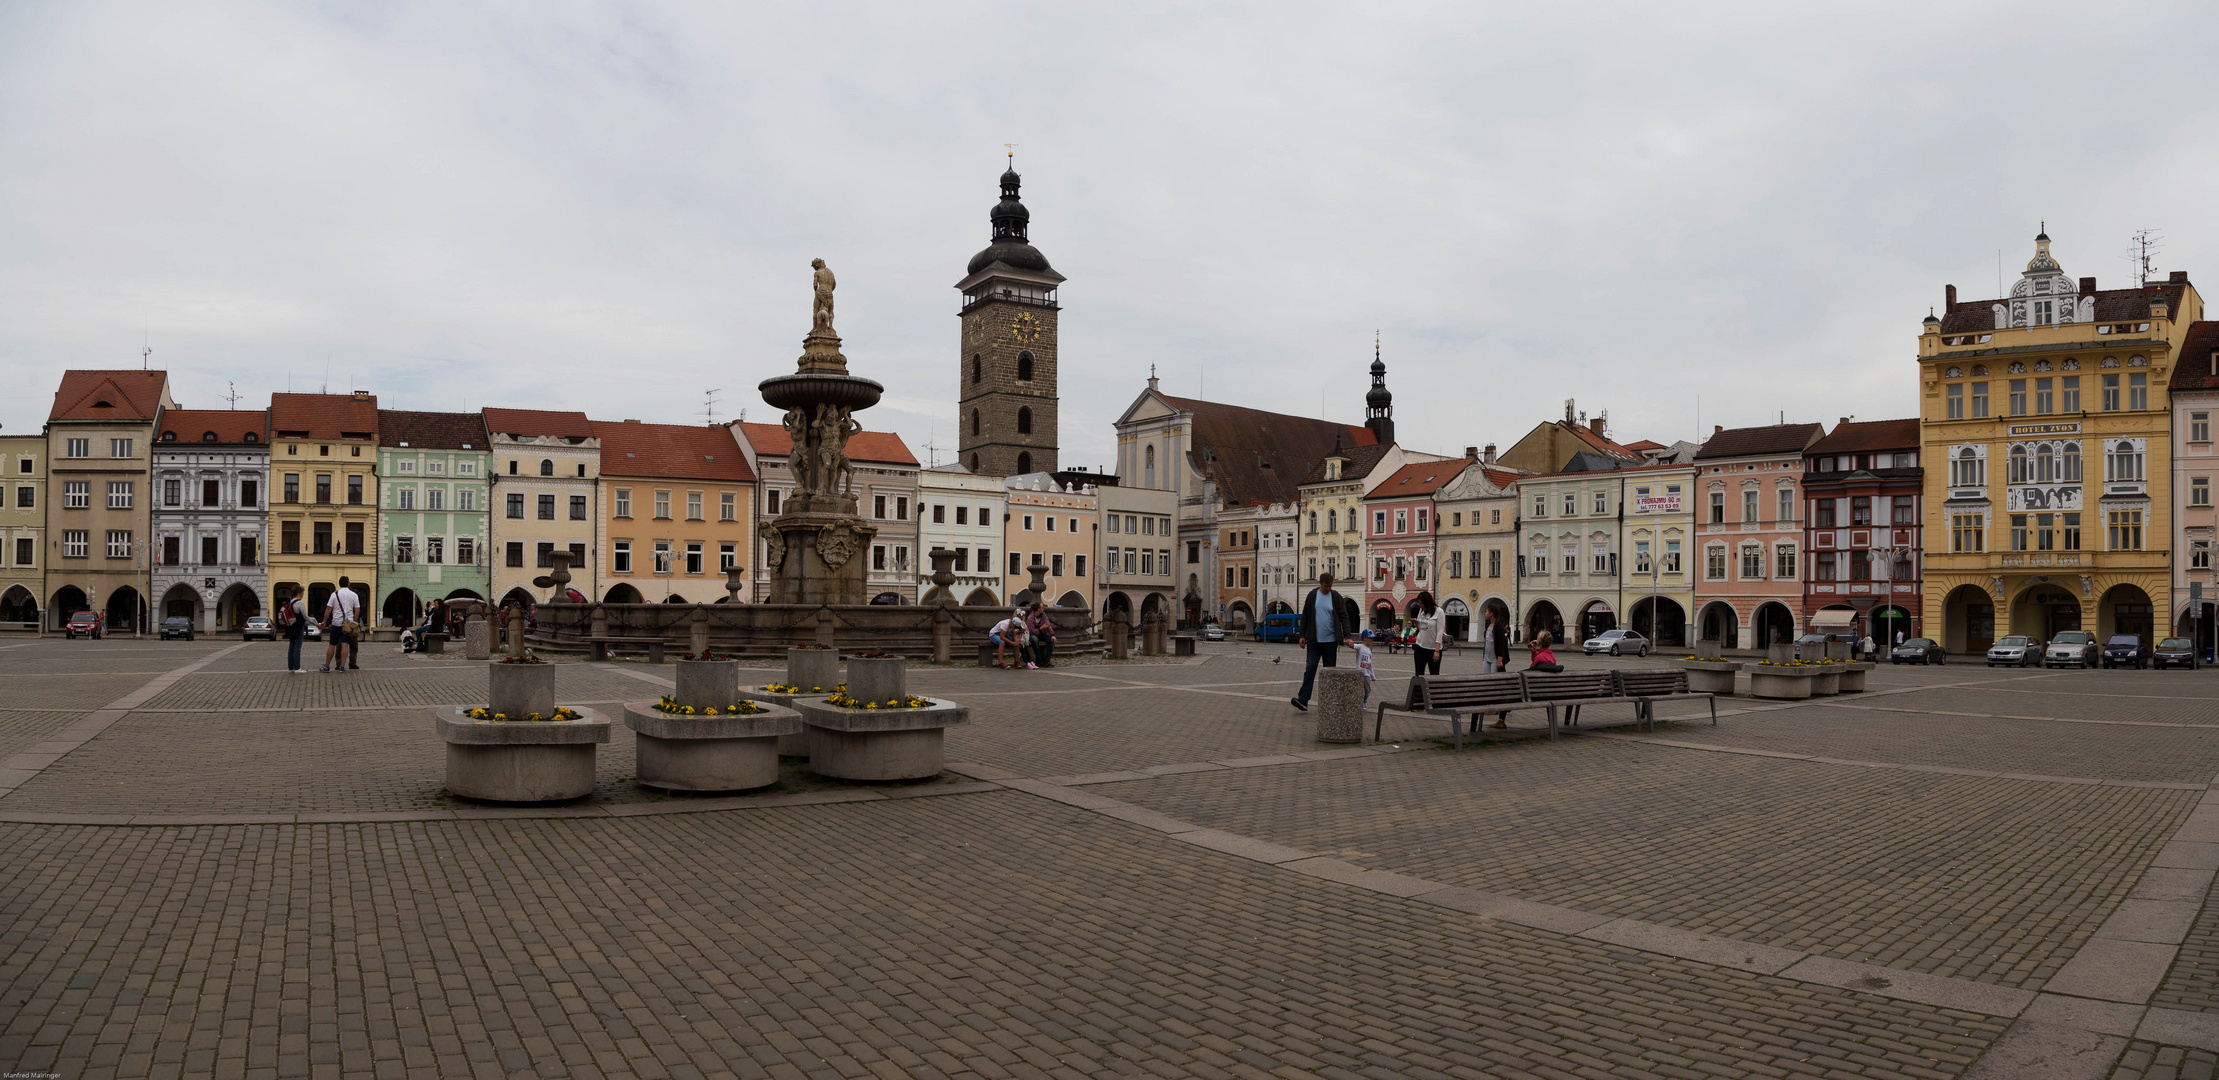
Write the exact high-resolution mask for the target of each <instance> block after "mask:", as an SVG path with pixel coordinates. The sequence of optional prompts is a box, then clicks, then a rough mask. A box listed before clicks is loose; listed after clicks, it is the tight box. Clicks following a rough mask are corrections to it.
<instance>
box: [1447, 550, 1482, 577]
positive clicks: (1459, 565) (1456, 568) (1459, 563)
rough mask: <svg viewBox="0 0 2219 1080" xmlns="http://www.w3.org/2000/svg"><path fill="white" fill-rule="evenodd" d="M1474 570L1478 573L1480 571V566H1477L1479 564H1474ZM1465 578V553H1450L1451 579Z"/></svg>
mask: <svg viewBox="0 0 2219 1080" xmlns="http://www.w3.org/2000/svg"><path fill="white" fill-rule="evenodd" d="M1472 569H1473V570H1475V571H1476V570H1478V569H1479V566H1478V565H1477V564H1476V563H1475V564H1474V565H1473V566H1472ZM1463 576H1464V553H1463V552H1461V551H1451V552H1449V577H1451V578H1460V577H1463Z"/></svg>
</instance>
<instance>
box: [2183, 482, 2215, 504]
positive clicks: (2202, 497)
mask: <svg viewBox="0 0 2219 1080" xmlns="http://www.w3.org/2000/svg"><path fill="white" fill-rule="evenodd" d="M2188 505H2190V506H2210V505H2211V477H2208V476H2198V477H2194V478H2192V479H2190V480H2189V481H2188Z"/></svg>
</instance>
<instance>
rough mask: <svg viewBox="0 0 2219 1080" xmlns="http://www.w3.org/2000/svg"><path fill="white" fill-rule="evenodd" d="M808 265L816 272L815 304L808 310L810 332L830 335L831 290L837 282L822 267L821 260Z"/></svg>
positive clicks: (828, 270)
mask: <svg viewBox="0 0 2219 1080" xmlns="http://www.w3.org/2000/svg"><path fill="white" fill-rule="evenodd" d="M809 265H810V266H813V267H815V268H816V271H817V276H816V290H817V296H816V302H815V304H814V305H813V306H811V308H810V310H809V328H810V332H811V333H814V334H826V335H830V334H831V333H832V290H833V289H834V288H835V287H837V285H838V282H835V281H833V280H832V271H831V269H829V268H828V267H826V266H825V265H824V260H823V259H811V260H809Z"/></svg>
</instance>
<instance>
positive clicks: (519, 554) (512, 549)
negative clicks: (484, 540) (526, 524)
mask: <svg viewBox="0 0 2219 1080" xmlns="http://www.w3.org/2000/svg"><path fill="white" fill-rule="evenodd" d="M510 464H511V465H514V464H515V462H510ZM502 561H503V562H505V563H506V564H507V565H509V566H511V567H518V568H521V567H522V566H523V565H524V543H523V541H521V540H511V541H509V542H508V551H507V552H506V553H505V555H504V558H503V560H502Z"/></svg>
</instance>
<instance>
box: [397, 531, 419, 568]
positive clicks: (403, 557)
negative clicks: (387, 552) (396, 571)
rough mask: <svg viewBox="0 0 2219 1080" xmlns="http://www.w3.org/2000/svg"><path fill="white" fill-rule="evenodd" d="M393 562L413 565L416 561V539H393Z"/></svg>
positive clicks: (402, 537)
mask: <svg viewBox="0 0 2219 1080" xmlns="http://www.w3.org/2000/svg"><path fill="white" fill-rule="evenodd" d="M393 561H394V562H396V563H412V562H415V561H416V538H415V537H413V536H396V537H394V538H393Z"/></svg>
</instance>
